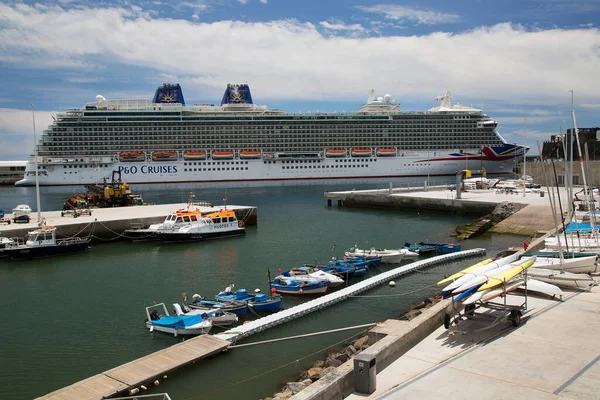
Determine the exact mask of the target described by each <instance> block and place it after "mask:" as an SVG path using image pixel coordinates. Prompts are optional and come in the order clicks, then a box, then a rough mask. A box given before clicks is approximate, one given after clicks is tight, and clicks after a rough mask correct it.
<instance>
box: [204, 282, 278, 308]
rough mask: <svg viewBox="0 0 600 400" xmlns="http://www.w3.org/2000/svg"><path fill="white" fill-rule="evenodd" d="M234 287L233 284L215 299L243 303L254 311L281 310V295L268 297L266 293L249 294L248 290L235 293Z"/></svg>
mask: <svg viewBox="0 0 600 400" xmlns="http://www.w3.org/2000/svg"><path fill="white" fill-rule="evenodd" d="M233 288H234V285H233V284H231V285H229V286H227V287H226V288H225V290H224V291H222V292H220V293H219V294H217V296H216V297H215V299H216V300H217V301H222V302H231V301H236V302H243V303H246V304H247V305H248V308H250V309H251V310H253V311H257V312H260V311H265V312H277V311H279V309H280V308H281V302H282V298H281V296H279V295H271V296H268V295H266V294H264V293H248V291H247V290H246V289H239V290H236V291H235V293H234V292H233Z"/></svg>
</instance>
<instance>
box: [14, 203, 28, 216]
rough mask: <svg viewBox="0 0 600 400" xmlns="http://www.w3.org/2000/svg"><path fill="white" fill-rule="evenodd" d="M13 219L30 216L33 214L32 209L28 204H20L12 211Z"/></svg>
mask: <svg viewBox="0 0 600 400" xmlns="http://www.w3.org/2000/svg"><path fill="white" fill-rule="evenodd" d="M12 214H13V217H19V216H21V215H29V214H31V207H29V206H28V205H27V204H19V205H18V206H16V207H15V208H13V209H12Z"/></svg>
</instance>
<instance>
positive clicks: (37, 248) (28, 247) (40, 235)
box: [4, 226, 89, 259]
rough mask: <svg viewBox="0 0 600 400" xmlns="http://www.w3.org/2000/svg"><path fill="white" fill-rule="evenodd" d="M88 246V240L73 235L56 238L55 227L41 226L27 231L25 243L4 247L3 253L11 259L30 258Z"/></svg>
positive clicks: (82, 249) (67, 252) (80, 250)
mask: <svg viewBox="0 0 600 400" xmlns="http://www.w3.org/2000/svg"><path fill="white" fill-rule="evenodd" d="M88 248H89V241H88V240H86V239H82V238H78V237H74V238H69V239H62V240H56V227H54V226H42V227H40V228H38V229H35V230H33V231H30V232H27V241H26V242H25V244H19V245H15V246H10V247H6V248H5V249H4V255H5V256H7V257H10V258H12V259H31V258H42V257H50V256H57V255H63V254H71V253H78V252H82V251H86V250H87V249H88Z"/></svg>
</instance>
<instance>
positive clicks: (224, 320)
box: [173, 303, 238, 327]
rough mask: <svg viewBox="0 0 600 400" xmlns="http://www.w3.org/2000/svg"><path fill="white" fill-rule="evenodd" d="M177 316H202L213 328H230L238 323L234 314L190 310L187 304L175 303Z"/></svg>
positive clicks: (215, 310) (217, 310)
mask: <svg viewBox="0 0 600 400" xmlns="http://www.w3.org/2000/svg"><path fill="white" fill-rule="evenodd" d="M173 311H174V312H175V315H177V316H179V315H196V314H200V315H202V318H203V319H205V320H208V321H210V322H211V323H212V325H213V326H219V327H221V326H229V325H232V324H235V323H236V322H238V316H237V315H235V314H234V313H231V312H228V311H223V310H221V309H220V308H205V309H203V308H194V309H192V308H189V307H188V306H186V305H185V304H184V305H183V306H181V304H179V303H173Z"/></svg>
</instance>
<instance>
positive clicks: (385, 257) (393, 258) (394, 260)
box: [348, 247, 404, 264]
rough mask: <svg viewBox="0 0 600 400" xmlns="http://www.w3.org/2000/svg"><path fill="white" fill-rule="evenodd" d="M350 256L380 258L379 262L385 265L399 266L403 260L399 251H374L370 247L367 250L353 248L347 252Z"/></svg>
mask: <svg viewBox="0 0 600 400" xmlns="http://www.w3.org/2000/svg"><path fill="white" fill-rule="evenodd" d="M348 254H349V255H351V256H361V255H362V256H378V257H381V262H383V263H386V264H400V263H401V262H402V260H403V259H404V254H403V252H401V251H400V250H387V249H376V248H375V247H371V248H370V249H369V250H363V249H359V248H358V247H353V248H351V249H350V251H349V252H348Z"/></svg>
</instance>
